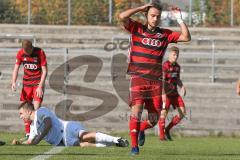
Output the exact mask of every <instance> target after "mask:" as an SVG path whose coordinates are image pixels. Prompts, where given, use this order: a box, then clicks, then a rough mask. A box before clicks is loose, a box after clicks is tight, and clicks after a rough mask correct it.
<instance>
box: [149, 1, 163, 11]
mask: <svg viewBox="0 0 240 160" xmlns="http://www.w3.org/2000/svg"><path fill="white" fill-rule="evenodd" d="M151 5H152V6H151V7H148V9H147V13H148V11H149V9H150V8H156V9H158V10H159V11H162V5H161V2H160V0H153V1H152V3H151Z"/></svg>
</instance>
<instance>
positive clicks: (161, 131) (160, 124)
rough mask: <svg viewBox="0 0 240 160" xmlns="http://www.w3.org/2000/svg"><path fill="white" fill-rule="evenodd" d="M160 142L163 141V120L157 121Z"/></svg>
mask: <svg viewBox="0 0 240 160" xmlns="http://www.w3.org/2000/svg"><path fill="white" fill-rule="evenodd" d="M158 127H159V137H160V140H165V118H160V119H159V121H158Z"/></svg>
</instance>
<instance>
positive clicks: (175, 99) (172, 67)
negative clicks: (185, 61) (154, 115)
mask: <svg viewBox="0 0 240 160" xmlns="http://www.w3.org/2000/svg"><path fill="white" fill-rule="evenodd" d="M178 56H179V49H178V48H177V47H175V46H173V47H171V48H170V53H169V59H168V60H167V61H166V62H164V63H163V74H164V81H165V94H166V102H165V103H164V104H163V106H162V111H161V118H160V120H159V129H160V130H159V131H160V132H159V133H160V134H159V135H160V140H166V139H165V134H166V138H167V139H168V140H172V138H171V135H170V129H171V128H172V127H173V126H175V125H177V124H178V123H179V122H180V121H181V119H182V118H183V117H184V116H185V115H186V109H185V105H184V102H183V99H182V97H181V96H180V95H179V93H178V86H179V87H180V88H181V93H182V95H184V96H185V95H186V88H185V87H184V85H183V83H182V81H181V80H180V70H181V68H180V65H179V64H178V63H177V59H178ZM171 105H172V106H173V108H174V109H176V108H177V109H178V113H179V114H178V115H176V116H174V117H173V119H172V121H171V122H170V123H169V125H168V126H167V127H166V128H165V119H166V116H167V113H168V110H169V108H170V106H171Z"/></svg>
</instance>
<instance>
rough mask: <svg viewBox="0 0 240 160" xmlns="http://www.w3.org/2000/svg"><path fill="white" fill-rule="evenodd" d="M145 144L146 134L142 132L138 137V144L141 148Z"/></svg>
mask: <svg viewBox="0 0 240 160" xmlns="http://www.w3.org/2000/svg"><path fill="white" fill-rule="evenodd" d="M144 143H145V133H144V131H140V132H139V135H138V144H139V146H143V145H144Z"/></svg>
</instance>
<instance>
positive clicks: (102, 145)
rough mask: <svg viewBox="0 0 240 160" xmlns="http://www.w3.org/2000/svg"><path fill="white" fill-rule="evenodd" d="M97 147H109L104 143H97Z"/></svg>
mask: <svg viewBox="0 0 240 160" xmlns="http://www.w3.org/2000/svg"><path fill="white" fill-rule="evenodd" d="M96 147H107V145H106V144H104V143H96Z"/></svg>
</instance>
